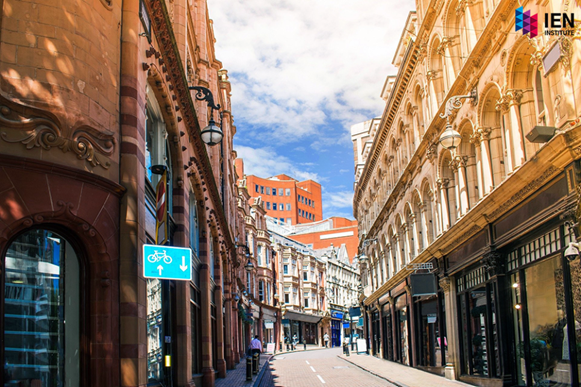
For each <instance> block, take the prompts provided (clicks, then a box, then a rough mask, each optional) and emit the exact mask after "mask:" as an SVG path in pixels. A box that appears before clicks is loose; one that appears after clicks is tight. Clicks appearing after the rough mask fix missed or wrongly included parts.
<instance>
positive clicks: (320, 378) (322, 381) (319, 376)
mask: <svg viewBox="0 0 581 387" xmlns="http://www.w3.org/2000/svg"><path fill="white" fill-rule="evenodd" d="M317 377H318V378H319V380H320V381H321V383H323V384H325V381H324V380H323V378H322V377H321V375H317Z"/></svg>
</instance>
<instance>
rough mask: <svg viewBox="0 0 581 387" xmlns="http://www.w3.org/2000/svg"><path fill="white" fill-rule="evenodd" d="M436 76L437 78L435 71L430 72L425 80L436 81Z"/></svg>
mask: <svg viewBox="0 0 581 387" xmlns="http://www.w3.org/2000/svg"><path fill="white" fill-rule="evenodd" d="M437 76H438V71H437V70H430V71H428V72H427V73H426V78H427V79H428V81H431V80H432V79H436V77H437Z"/></svg>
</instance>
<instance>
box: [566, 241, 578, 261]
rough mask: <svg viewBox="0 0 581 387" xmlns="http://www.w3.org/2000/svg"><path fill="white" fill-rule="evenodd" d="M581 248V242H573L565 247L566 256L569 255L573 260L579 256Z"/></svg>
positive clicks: (570, 259)
mask: <svg viewBox="0 0 581 387" xmlns="http://www.w3.org/2000/svg"><path fill="white" fill-rule="evenodd" d="M579 250H581V244H579V243H575V242H571V243H569V246H567V248H566V249H565V257H567V259H568V260H569V261H573V260H575V258H577V257H578V256H579Z"/></svg>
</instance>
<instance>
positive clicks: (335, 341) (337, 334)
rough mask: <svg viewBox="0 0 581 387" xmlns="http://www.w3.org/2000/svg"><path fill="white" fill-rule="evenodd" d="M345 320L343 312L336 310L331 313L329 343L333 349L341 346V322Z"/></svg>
mask: <svg viewBox="0 0 581 387" xmlns="http://www.w3.org/2000/svg"><path fill="white" fill-rule="evenodd" d="M342 320H343V312H339V311H336V310H333V311H331V332H330V336H331V337H330V338H331V342H330V343H329V344H330V346H331V347H340V346H341V321H342Z"/></svg>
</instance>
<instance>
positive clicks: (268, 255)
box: [264, 247, 270, 266]
mask: <svg viewBox="0 0 581 387" xmlns="http://www.w3.org/2000/svg"><path fill="white" fill-rule="evenodd" d="M264 258H265V261H266V266H269V265H270V254H269V251H268V247H264Z"/></svg>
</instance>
